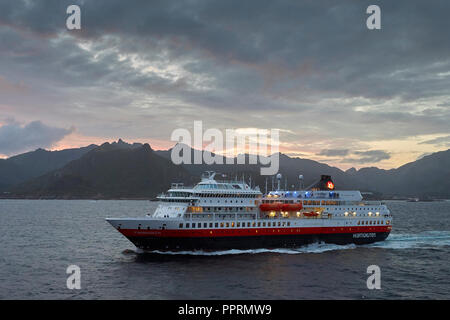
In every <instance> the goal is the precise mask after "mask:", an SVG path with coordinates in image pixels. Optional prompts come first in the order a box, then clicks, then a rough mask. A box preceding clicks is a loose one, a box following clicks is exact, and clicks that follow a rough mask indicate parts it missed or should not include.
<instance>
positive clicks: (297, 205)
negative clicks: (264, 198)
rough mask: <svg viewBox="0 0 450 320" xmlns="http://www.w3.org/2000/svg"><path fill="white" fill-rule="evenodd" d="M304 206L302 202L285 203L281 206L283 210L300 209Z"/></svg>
mask: <svg viewBox="0 0 450 320" xmlns="http://www.w3.org/2000/svg"><path fill="white" fill-rule="evenodd" d="M302 208H303V206H302V204H301V203H285V204H283V205H282V206H281V211H300V210H302Z"/></svg>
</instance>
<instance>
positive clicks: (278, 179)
mask: <svg viewBox="0 0 450 320" xmlns="http://www.w3.org/2000/svg"><path fill="white" fill-rule="evenodd" d="M280 183H281V173H279V174H277V190H280V187H281V186H280Z"/></svg>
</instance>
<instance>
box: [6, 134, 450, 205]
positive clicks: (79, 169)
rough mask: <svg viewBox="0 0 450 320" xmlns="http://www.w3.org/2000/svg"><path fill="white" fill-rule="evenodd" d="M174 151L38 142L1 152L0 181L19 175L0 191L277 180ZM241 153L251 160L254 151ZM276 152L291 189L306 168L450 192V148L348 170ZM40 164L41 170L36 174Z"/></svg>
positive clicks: (379, 188) (338, 178) (138, 192)
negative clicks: (186, 158)
mask: <svg viewBox="0 0 450 320" xmlns="http://www.w3.org/2000/svg"><path fill="white" fill-rule="evenodd" d="M186 150H189V152H190V153H191V159H193V155H194V153H201V156H203V153H205V152H208V151H204V150H195V149H192V148H189V149H186ZM171 151H172V148H171V149H168V150H153V149H152V148H151V147H150V145H149V144H147V143H145V144H142V143H133V144H130V143H126V142H124V141H123V140H121V139H119V140H118V141H117V142H112V143H109V142H105V143H103V144H101V145H100V146H97V145H90V146H87V147H83V148H78V149H76V148H75V149H66V150H60V151H47V150H43V149H37V150H35V151H33V152H28V153H25V154H22V155H17V156H15V157H11V158H8V159H6V160H3V163H2V162H1V161H0V181H2V180H3V181H5V180H4V179H3V176H2V175H5V172H6V173H8V172H10V171H13V172H16V173H17V174H18V177H16V178H17V179H16V181H19V182H18V183H13V184H10V185H9V186H8V187H7V188H5V187H3V189H0V191H1V190H5V189H6V190H7V191H8V192H9V193H6V194H5V193H3V197H8V196H11V197H22V198H27V197H31V198H41V197H46V198H52V197H53V198H123V197H125V198H136V197H140V198H149V197H153V196H155V195H156V194H157V193H159V192H161V191H165V190H166V189H167V187H169V186H170V183H171V182H175V181H174V180H177V179H178V180H179V181H178V182H185V183H194V182H195V181H198V180H199V176H200V174H201V173H202V172H203V171H206V170H212V171H217V172H220V173H222V174H224V175H227V176H230V177H235V176H238V177H241V176H242V175H245V176H246V177H247V179H248V178H249V177H251V179H252V182H253V183H254V184H256V185H259V186H260V188H261V190H263V191H264V190H265V186H266V184H267V185H268V188H269V189H270V188H271V186H272V177H267V176H261V175H260V174H259V172H260V168H261V166H260V165H258V164H256V165H255V164H239V165H238V164H234V165H227V164H212V165H206V164H200V165H196V164H182V165H175V164H173V163H172V161H171V160H170V155H171ZM43 155H45V157H47V158H52V156H54V158H55V159H52V160H51V161H49V163H50V164H51V165H49V166H48V167H47V169H48V168H49V169H48V170H47V171H45V167H43V166H38V167H39V170H40V171H39V170H34V171H33V170H31V171H32V173H33V175H31V174H30V172H28V171H27V170H30V169H29V168H28V169H27V170H22V169H21V168H23V167H24V165H25V164H27V163H28V164H29V163H30V162H32V161H33V158H34V157H36V158H37V159H42V157H43ZM211 155H212V156H216V155H214V154H211ZM244 156H245V158H246V163H248V157H249V156H248V155H244ZM45 157H44V158H45ZM219 157H221V158H222V159H224V160H225V158H224V157H222V156H219ZM10 159H12V160H10ZM20 159H22V160H20ZM24 159H25V160H24ZM279 159H280V170H279V172H280V173H281V174H282V175H283V180H282V185H283V187H284V186H285V185H286V186H287V187H288V188H290V189H291V188H298V187H300V186H299V182H300V181H299V179H298V176H299V174H302V175H303V176H304V186H305V187H306V186H308V185H310V184H312V183H314V182H315V181H316V180H317V179H318V178H319V177H320V175H321V174H327V175H331V176H332V177H333V180H334V181H335V183H336V185H337V186H338V188H340V189H358V190H361V191H365V192H373V193H375V194H383V195H384V196H386V197H392V196H402V197H425V198H427V197H444V198H445V197H446V198H450V191H449V190H450V184H449V182H448V181H450V179H448V178H450V169H448V168H450V149H449V150H445V151H440V152H436V153H433V154H431V155H427V156H425V157H423V158H421V159H419V160H416V161H413V162H410V163H407V164H404V165H402V166H400V167H398V168H394V169H389V170H384V169H379V168H376V167H366V168H361V169H359V170H356V169H355V168H350V169H348V170H346V171H344V170H342V169H340V168H337V167H333V166H330V165H327V164H325V163H321V162H318V161H315V160H310V159H303V158H299V157H292V158H291V157H289V156H287V155H285V154H283V153H280V157H279ZM8 160H10V161H8ZM234 160H236V158H234ZM21 161H22V163H21ZM40 161H41V162H42V160H40ZM43 171H45V172H43ZM37 172H43V173H42V174H41V175H38V174H37ZM285 179H287V183H286V180H285ZM150 182H151V183H150ZM0 186H1V184H0Z"/></svg>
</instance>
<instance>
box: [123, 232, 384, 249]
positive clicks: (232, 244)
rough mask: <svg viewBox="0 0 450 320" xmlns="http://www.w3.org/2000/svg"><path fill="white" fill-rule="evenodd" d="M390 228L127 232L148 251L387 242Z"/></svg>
mask: <svg viewBox="0 0 450 320" xmlns="http://www.w3.org/2000/svg"><path fill="white" fill-rule="evenodd" d="M389 233H390V231H383V232H364V233H324V234H282V235H278V234H275V235H260V236H258V235H252V236H214V237H186V236H184V237H183V236H180V237H178V236H171V237H160V236H152V235H136V234H131V233H129V234H127V233H126V232H125V233H124V236H125V237H126V238H127V239H128V240H130V241H131V242H132V243H133V244H134V245H135V246H136V247H137V248H139V249H142V250H144V251H195V250H207V251H210V250H232V249H237V250H248V249H276V248H297V247H301V246H304V245H307V244H311V243H329V244H337V245H346V244H356V245H362V244H370V243H374V242H378V241H383V240H385V239H386V238H387V237H388V236H389Z"/></svg>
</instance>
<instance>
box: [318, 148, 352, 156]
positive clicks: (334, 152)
mask: <svg viewBox="0 0 450 320" xmlns="http://www.w3.org/2000/svg"><path fill="white" fill-rule="evenodd" d="M349 151H350V150H348V149H324V150H322V151H321V152H320V153H318V155H319V156H327V157H336V156H346V155H348V154H349Z"/></svg>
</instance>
